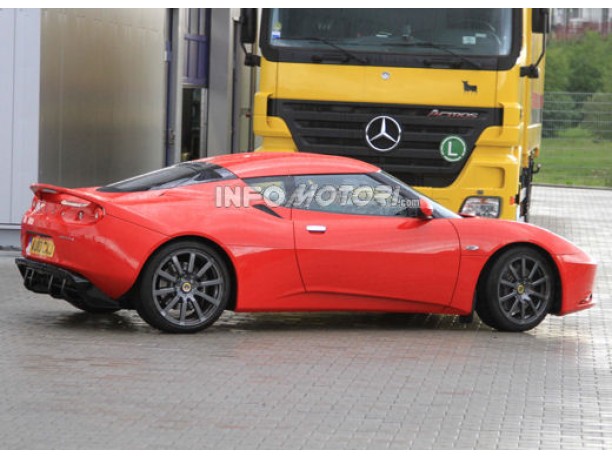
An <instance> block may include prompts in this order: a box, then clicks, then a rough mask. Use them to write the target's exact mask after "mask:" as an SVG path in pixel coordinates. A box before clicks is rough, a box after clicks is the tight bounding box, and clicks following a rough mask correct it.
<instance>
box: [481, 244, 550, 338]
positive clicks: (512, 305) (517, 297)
mask: <svg viewBox="0 0 612 459" xmlns="http://www.w3.org/2000/svg"><path fill="white" fill-rule="evenodd" d="M555 282H556V279H555V275H554V270H553V267H552V266H551V262H550V261H549V260H548V259H547V258H546V257H545V256H544V255H542V254H541V253H540V252H539V251H537V250H535V249H533V248H530V247H517V248H513V249H510V250H508V251H507V252H506V253H504V254H502V255H501V256H500V257H499V258H498V259H497V260H496V261H495V262H494V263H493V266H492V267H491V269H490V271H489V273H488V276H487V278H486V280H485V283H484V285H482V286H481V291H480V292H479V301H478V303H477V306H476V312H477V313H478V316H479V317H480V319H481V320H482V321H483V322H484V323H485V324H487V325H489V326H490V327H493V328H495V329H497V330H500V331H515V332H516V331H525V330H530V329H532V328H534V327H535V326H537V325H538V324H539V323H540V322H542V320H544V318H545V317H546V314H547V313H548V312H549V311H550V309H551V307H552V304H553V301H554V292H555V287H556V286H555Z"/></svg>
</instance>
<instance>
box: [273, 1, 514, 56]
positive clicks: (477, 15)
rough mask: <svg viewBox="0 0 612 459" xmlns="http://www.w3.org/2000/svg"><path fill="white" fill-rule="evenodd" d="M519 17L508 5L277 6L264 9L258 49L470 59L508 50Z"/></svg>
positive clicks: (298, 53) (280, 52) (283, 52)
mask: <svg viewBox="0 0 612 459" xmlns="http://www.w3.org/2000/svg"><path fill="white" fill-rule="evenodd" d="M517 14H520V13H518V12H517ZM517 18H518V16H517V15H516V14H513V11H512V9H508V8H506V9H500V8H476V9H474V8H469V9H442V8H440V9H389V8H383V9H353V8H329V9H323V8H321V9H319V8H313V9H294V8H287V9H285V8H276V9H271V10H268V11H267V12H265V13H264V21H263V30H262V50H263V52H264V55H265V54H266V51H267V50H270V51H271V53H268V54H272V55H273V57H277V59H272V60H276V61H278V60H297V61H303V62H315V63H316V62H325V61H326V60H330V61H333V60H334V59H335V60H336V61H340V62H346V63H355V62H359V59H361V60H362V61H363V63H368V64H373V65H376V64H380V63H392V62H380V56H395V59H396V60H397V59H398V58H399V59H400V61H401V56H412V57H414V56H429V57H439V56H443V57H444V58H448V59H451V60H456V61H458V63H459V64H461V65H462V64H465V65H468V64H470V60H469V59H467V60H466V59H464V58H465V57H467V58H470V57H488V58H494V57H497V58H501V57H507V56H509V55H510V54H511V53H512V51H513V39H515V37H513V35H520V34H517V33H516V32H514V33H513V28H515V29H516V27H519V26H520V21H517V20H516V19H517ZM514 24H519V25H515V26H514V27H513V25H514ZM308 53H309V57H310V59H308ZM296 56H299V57H298V58H297V59H296ZM377 56H378V59H377ZM266 57H268V56H266ZM356 57H357V58H356ZM286 58H288V59H286ZM471 62H474V60H473V59H472V60H471ZM393 63H396V64H399V65H401V62H393ZM458 66H459V65H458ZM471 66H472V67H475V68H478V67H479V66H476V65H473V64H472V65H471ZM485 67H487V65H486V64H485Z"/></svg>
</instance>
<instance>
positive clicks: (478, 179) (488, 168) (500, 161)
mask: <svg viewBox="0 0 612 459" xmlns="http://www.w3.org/2000/svg"><path fill="white" fill-rule="evenodd" d="M530 24H531V10H530V9H527V10H526V11H525V14H523V40H522V49H521V52H520V55H519V57H518V59H517V62H516V65H515V66H514V67H512V68H511V69H509V70H505V71H489V70H486V71H485V70H465V69H461V70H457V69H431V68H427V69H420V68H395V67H374V66H357V65H327V64H326V65H321V64H303V63H275V62H269V61H267V60H266V59H265V58H262V64H261V80H260V88H259V92H258V93H257V95H256V97H255V106H254V116H255V118H254V130H255V134H256V135H259V136H262V140H263V142H262V146H261V148H260V150H261V151H296V150H297V147H296V145H295V142H294V141H293V139H292V138H291V134H290V132H289V129H288V128H287V125H286V123H285V122H284V121H283V120H282V119H280V118H278V117H268V116H267V107H268V101H269V99H270V98H278V99H292V100H311V101H312V100H317V101H336V102H366V103H368V102H369V103H381V104H400V105H401V104H405V105H424V106H432V107H436V106H450V107H457V108H458V109H466V108H469V107H490V108H502V109H503V125H502V126H495V127H489V128H487V129H485V130H484V131H483V133H482V135H481V136H480V138H479V139H478V140H477V141H476V145H475V148H474V151H473V152H472V155H471V156H470V159H469V160H468V162H467V163H466V165H465V167H464V169H463V171H462V172H461V173H460V175H459V177H458V178H457V179H456V180H455V182H454V183H453V184H451V185H450V186H448V187H444V188H428V187H421V188H419V187H417V188H418V189H419V190H420V191H422V192H424V193H425V194H427V195H429V196H431V197H432V198H433V199H435V200H436V201H438V202H440V203H441V204H443V205H445V206H447V207H448V208H450V209H451V210H454V211H459V208H460V206H461V204H462V203H463V201H464V200H465V199H466V198H467V197H469V196H476V195H483V196H499V197H501V199H502V214H501V218H504V219H509V220H514V219H515V218H516V214H517V213H516V205H515V204H513V203H512V202H513V199H514V197H515V196H516V195H517V194H518V193H519V177H520V169H521V167H526V166H527V165H528V164H529V155H530V153H533V152H534V151H536V150H537V149H539V145H540V138H541V131H542V129H541V124H540V123H539V120H534V119H533V118H532V101H533V100H538V98H539V97H541V96H542V95H543V81H544V80H543V73H544V72H543V62H542V64H541V65H540V71H541V75H542V76H541V77H540V78H539V79H537V80H529V79H528V78H524V77H523V78H522V77H520V74H519V72H520V67H521V66H522V65H526V64H528V63H532V62H535V60H536V59H537V57H538V55H539V53H540V50H541V40H542V38H541V35H532V33H531V25H530ZM383 72H388V73H389V74H390V77H389V78H388V79H386V80H385V79H383V78H382V77H381V75H382V73H383ZM463 81H468V82H469V84H470V85H476V86H478V92H477V93H474V92H466V91H464V90H463Z"/></svg>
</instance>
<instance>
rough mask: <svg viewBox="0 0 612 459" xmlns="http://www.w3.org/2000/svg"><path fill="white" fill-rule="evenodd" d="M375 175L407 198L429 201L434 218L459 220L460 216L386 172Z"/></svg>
mask: <svg viewBox="0 0 612 459" xmlns="http://www.w3.org/2000/svg"><path fill="white" fill-rule="evenodd" d="M377 175H379V176H380V177H381V179H382V180H383V181H384V182H386V183H387V184H389V185H390V186H392V187H394V186H397V187H399V188H400V190H401V191H403V193H404V194H406V195H407V196H409V197H413V196H416V197H418V198H422V199H426V200H427V201H429V202H430V203H431V205H432V207H433V209H434V217H437V218H461V216H459V215H457V214H456V213H455V212H453V211H451V210H448V209H447V208H446V207H444V206H443V205H442V204H440V203H437V202H436V201H434V200H433V199H431V198H430V197H428V196H425V195H424V194H421V193H419V192H418V191H416V190H415V189H414V188H412V187H410V186H408V185H406V184H405V183H404V182H402V181H401V180H400V179H398V178H396V177H394V176H393V175H391V174H389V173H388V172H385V171H383V170H381V171H379V172H377Z"/></svg>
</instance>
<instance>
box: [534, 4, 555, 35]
mask: <svg viewBox="0 0 612 459" xmlns="http://www.w3.org/2000/svg"><path fill="white" fill-rule="evenodd" d="M550 17H551V16H550V8H533V9H532V10H531V31H532V32H533V33H550V22H551V21H550Z"/></svg>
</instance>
